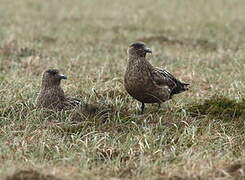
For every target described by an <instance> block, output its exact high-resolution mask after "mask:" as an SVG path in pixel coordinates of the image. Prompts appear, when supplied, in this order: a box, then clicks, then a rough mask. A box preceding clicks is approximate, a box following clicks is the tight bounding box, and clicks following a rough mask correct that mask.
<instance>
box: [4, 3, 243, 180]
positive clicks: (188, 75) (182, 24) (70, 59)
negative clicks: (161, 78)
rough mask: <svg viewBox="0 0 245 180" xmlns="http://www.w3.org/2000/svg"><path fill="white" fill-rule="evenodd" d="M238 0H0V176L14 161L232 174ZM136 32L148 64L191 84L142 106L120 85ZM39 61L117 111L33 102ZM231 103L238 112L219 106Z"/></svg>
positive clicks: (239, 87) (235, 164) (115, 171)
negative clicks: (78, 115) (88, 111)
mask: <svg viewBox="0 0 245 180" xmlns="http://www.w3.org/2000/svg"><path fill="white" fill-rule="evenodd" d="M244 5H245V4H244V1H243V0H234V1H228V0H216V1H209V2H206V1H203V0H197V1H196V0H190V1H185V2H184V1H183V2H182V1H179V0H173V1H166V0H165V1H162V0H155V1H154V2H153V1H150V0H141V1H129V0H126V1H120V2H119V1H110V0H104V1H100V0H93V1H91V0H83V1H80V0H74V1H72V3H71V2H69V1H65V0H51V1H47V2H46V1H32V0H22V1H13V2H11V3H9V1H7V0H3V1H2V2H1V6H0V12H1V18H0V25H1V29H0V40H1V41H0V43H1V44H0V47H1V48H0V97H1V98H0V125H1V126H0V162H1V164H0V179H4V178H6V177H7V176H8V178H11V177H10V176H11V175H12V174H14V173H16V174H15V175H16V176H12V179H14V177H15V178H16V177H17V176H18V175H19V174H21V172H24V173H26V172H31V173H32V172H33V174H34V175H35V174H37V175H38V176H40V177H49V178H53V179H54V177H56V178H60V179H68V180H72V179H108V178H111V179H112V178H115V179H169V180H170V179H171V180H177V179H178V180H179V179H189V180H192V179H193V180H194V179H201V180H207V179H210V180H211V179H222V180H223V179H225V180H226V179H227V180H228V179H243V178H244V176H245V165H244V162H245V158H244V157H245V151H244V149H245V144H244V142H245V129H244V94H245V85H244V81H245V76H244V69H245V67H244V61H245V59H244V57H245V53H244V47H245V38H244V37H245V33H244V32H245V31H244V29H245V25H244V23H243V22H244V18H245V17H244V8H243V7H244ZM136 40H142V41H145V42H146V43H147V45H148V46H149V47H151V48H152V50H153V55H151V57H150V58H151V62H152V63H153V64H154V65H156V66H159V67H166V68H167V69H168V70H169V71H171V72H172V73H173V74H175V75H176V76H177V77H180V78H181V79H182V80H184V81H186V82H189V83H190V84H191V89H190V90H189V91H188V92H186V93H182V94H180V95H177V96H175V97H174V99H173V100H171V101H169V102H166V103H165V104H164V105H163V106H162V108H161V109H158V108H157V106H155V105H147V107H146V112H145V114H144V115H139V105H138V104H137V102H136V101H135V100H133V99H132V98H131V97H129V96H128V94H127V93H126V92H125V90H124V87H123V74H124V71H125V66H126V49H127V47H128V45H129V44H130V43H131V42H133V41H136ZM49 67H55V68H58V69H60V70H61V72H62V73H64V74H66V75H67V76H68V80H67V81H64V82H63V84H62V86H63V87H64V90H65V92H66V93H67V94H69V95H72V96H77V97H79V98H81V99H82V100H84V101H89V102H94V101H98V102H100V103H105V104H110V105H113V106H114V107H115V109H116V113H114V114H113V115H112V116H111V117H110V118H109V119H108V120H107V121H106V122H103V121H99V120H98V119H96V118H91V119H87V120H85V121H81V122H79V123H73V122H71V117H72V113H71V112H60V113H51V112H45V111H40V110H36V109H35V98H36V97H37V93H38V91H39V88H40V80H41V74H42V72H43V71H44V70H46V69H47V68H49ZM94 89H95V90H96V92H97V94H96V93H94V91H93V90H94ZM214 95H218V97H222V98H219V99H215V98H214V97H215V96H214ZM227 102H229V103H228V106H229V108H228V109H229V110H228V111H226V112H229V113H228V115H227V114H226V115H224V116H222V115H223V114H222V112H221V111H223V110H224V105H225V104H226V103H227ZM238 103H241V105H239V112H241V114H239V115H236V114H235V116H233V115H231V116H230V112H231V113H233V112H234V111H233V109H234V107H236V106H237V107H238ZM242 103H243V104H242ZM204 104H205V106H203V105H204ZM207 107H208V108H207ZM210 107H218V109H217V111H216V110H215V111H214V112H215V113H210ZM190 108H191V110H190ZM193 110H194V111H193ZM191 112H198V113H196V114H195V115H194V116H193V114H192V113H191ZM236 112H238V111H236ZM220 113H221V114H220ZM31 175H32V174H31Z"/></svg>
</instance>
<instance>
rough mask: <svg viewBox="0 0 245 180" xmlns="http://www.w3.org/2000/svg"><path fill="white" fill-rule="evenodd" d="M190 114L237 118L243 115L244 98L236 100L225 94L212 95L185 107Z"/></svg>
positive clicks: (244, 111) (244, 107)
mask: <svg viewBox="0 0 245 180" xmlns="http://www.w3.org/2000/svg"><path fill="white" fill-rule="evenodd" d="M186 110H187V112H188V113H189V114H190V115H191V116H194V117H196V116H201V115H208V116H212V117H218V118H222V119H223V118H239V117H241V116H243V115H245V99H244V98H243V99H242V100H241V101H236V100H234V99H230V98H228V97H225V96H219V95H214V96H212V97H211V98H209V99H206V100H205V101H204V102H201V103H196V104H191V105H189V106H188V107H187V109H186Z"/></svg>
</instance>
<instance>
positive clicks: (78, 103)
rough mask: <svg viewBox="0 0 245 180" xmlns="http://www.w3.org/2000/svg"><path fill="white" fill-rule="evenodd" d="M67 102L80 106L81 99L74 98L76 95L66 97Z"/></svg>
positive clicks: (68, 104) (69, 104) (70, 104)
mask: <svg viewBox="0 0 245 180" xmlns="http://www.w3.org/2000/svg"><path fill="white" fill-rule="evenodd" d="M65 104H66V105H67V106H73V107H75V106H79V105H80V104H81V100H79V99H77V98H74V97H66V101H65Z"/></svg>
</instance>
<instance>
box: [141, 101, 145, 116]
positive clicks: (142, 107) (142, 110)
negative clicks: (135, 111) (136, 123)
mask: <svg viewBox="0 0 245 180" xmlns="http://www.w3.org/2000/svg"><path fill="white" fill-rule="evenodd" d="M144 109H145V104H144V103H142V104H141V113H142V114H143V113H144Z"/></svg>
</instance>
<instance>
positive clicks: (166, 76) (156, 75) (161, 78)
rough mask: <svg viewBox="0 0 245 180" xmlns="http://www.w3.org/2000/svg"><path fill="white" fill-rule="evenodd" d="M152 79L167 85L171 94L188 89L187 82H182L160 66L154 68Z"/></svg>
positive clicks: (159, 83)
mask: <svg viewBox="0 0 245 180" xmlns="http://www.w3.org/2000/svg"><path fill="white" fill-rule="evenodd" d="M152 74H153V79H154V81H155V82H156V83H157V84H158V85H167V86H168V87H169V88H170V89H171V91H172V92H171V94H172V95H173V94H177V93H180V92H182V91H186V90H188V87H187V86H188V85H189V84H187V83H182V82H181V81H180V80H178V79H176V78H175V77H174V76H173V75H172V74H171V73H170V72H168V71H167V70H164V69H160V68H154V70H153V72H152Z"/></svg>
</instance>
